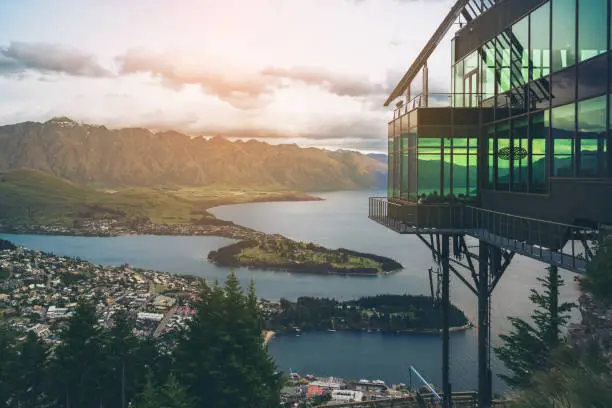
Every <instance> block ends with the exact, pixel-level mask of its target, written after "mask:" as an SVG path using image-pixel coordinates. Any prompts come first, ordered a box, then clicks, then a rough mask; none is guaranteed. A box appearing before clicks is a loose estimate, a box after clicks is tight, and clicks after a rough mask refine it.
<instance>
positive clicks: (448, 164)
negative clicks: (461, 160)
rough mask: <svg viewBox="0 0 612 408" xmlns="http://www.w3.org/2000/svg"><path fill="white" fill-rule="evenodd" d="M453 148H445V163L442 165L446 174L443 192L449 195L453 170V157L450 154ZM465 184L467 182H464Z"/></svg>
mask: <svg viewBox="0 0 612 408" xmlns="http://www.w3.org/2000/svg"><path fill="white" fill-rule="evenodd" d="M450 152H451V150H450V149H449V148H447V149H446V150H444V153H445V154H444V163H442V164H443V166H442V172H443V175H444V182H443V184H442V191H441V194H444V195H449V194H450V193H451V171H452V158H451V154H450ZM463 184H465V183H463Z"/></svg>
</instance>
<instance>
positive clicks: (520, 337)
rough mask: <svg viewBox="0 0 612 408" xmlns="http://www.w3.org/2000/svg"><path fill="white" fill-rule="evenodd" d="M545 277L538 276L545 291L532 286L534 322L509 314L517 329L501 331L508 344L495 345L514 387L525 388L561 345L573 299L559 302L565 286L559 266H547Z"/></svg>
mask: <svg viewBox="0 0 612 408" xmlns="http://www.w3.org/2000/svg"><path fill="white" fill-rule="evenodd" d="M546 269H547V271H548V274H547V275H546V277H545V278H538V281H539V282H540V283H541V284H542V286H543V287H544V291H543V292H538V291H536V290H535V289H532V290H531V295H530V296H529V299H530V300H531V302H532V303H534V304H535V305H536V309H535V310H534V312H533V314H532V315H531V317H532V319H533V325H531V324H529V323H527V322H526V321H524V320H522V319H519V318H516V317H509V318H508V319H509V320H510V322H511V324H512V328H513V330H512V331H511V332H510V333H509V334H503V335H500V338H501V339H502V340H503V342H504V345H503V346H500V347H496V348H495V353H496V354H497V356H498V357H499V359H500V360H502V361H503V362H504V364H505V365H506V368H508V370H509V371H510V374H508V375H506V374H502V375H500V377H501V378H502V379H503V380H504V381H505V382H506V383H507V384H508V385H510V386H511V387H514V388H525V387H527V386H528V385H529V384H530V383H531V379H532V376H533V375H534V373H535V372H536V371H539V370H543V369H545V368H547V367H548V366H550V355H551V353H552V351H553V350H554V349H555V348H556V347H557V346H558V345H559V341H560V340H561V334H560V333H561V328H562V327H563V326H564V325H565V324H566V323H567V321H568V319H569V315H568V312H569V311H570V310H571V309H572V308H573V307H574V305H573V304H572V303H563V304H561V305H559V288H560V287H561V286H563V280H562V279H561V278H560V276H559V273H558V270H557V267H556V266H550V267H548V268H546Z"/></svg>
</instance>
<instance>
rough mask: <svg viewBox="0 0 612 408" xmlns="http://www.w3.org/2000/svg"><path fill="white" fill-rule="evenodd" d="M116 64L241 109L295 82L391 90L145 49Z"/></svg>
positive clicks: (369, 91) (361, 93) (308, 72)
mask: <svg viewBox="0 0 612 408" xmlns="http://www.w3.org/2000/svg"><path fill="white" fill-rule="evenodd" d="M116 61H117V63H118V65H119V74H120V75H130V74H139V73H145V74H150V75H151V76H153V77H155V78H159V79H161V83H162V84H163V85H164V86H167V87H170V88H173V89H177V90H180V89H181V88H182V87H183V86H185V85H197V86H199V87H200V88H201V89H202V91H203V92H205V93H207V94H211V95H214V96H216V97H218V98H219V99H220V100H222V101H225V102H227V103H229V104H230V105H232V106H233V107H235V108H237V109H241V110H249V109H255V108H261V107H263V106H265V105H266V104H267V103H268V102H270V101H271V100H272V98H271V97H272V95H273V94H274V93H275V92H276V91H277V90H279V89H283V88H288V87H290V86H291V85H292V84H293V83H296V82H298V83H302V84H306V85H311V86H315V87H317V88H319V89H322V90H324V91H327V92H329V93H331V94H335V95H338V96H348V97H353V98H359V97H369V96H372V95H384V94H385V93H387V92H388V91H389V89H390V84H389V83H375V82H372V81H370V80H369V79H368V78H367V77H361V76H358V75H353V76H351V75H345V74H339V73H334V72H330V71H328V70H325V69H323V68H317V67H294V68H277V67H268V68H265V69H263V70H261V71H254V72H235V71H233V70H232V69H227V68H225V69H224V70H223V73H220V70H215V69H214V68H213V67H212V64H210V63H207V62H199V63H194V62H193V61H187V60H185V59H181V58H178V57H172V56H169V55H164V54H157V53H153V52H150V51H147V50H145V49H131V50H128V51H127V52H125V53H124V54H122V55H120V56H118V57H117V58H116Z"/></svg>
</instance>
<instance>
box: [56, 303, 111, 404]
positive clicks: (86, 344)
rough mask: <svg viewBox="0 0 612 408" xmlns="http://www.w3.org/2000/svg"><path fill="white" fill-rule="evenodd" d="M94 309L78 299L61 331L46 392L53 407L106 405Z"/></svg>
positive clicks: (103, 354) (101, 356) (100, 351)
mask: <svg viewBox="0 0 612 408" xmlns="http://www.w3.org/2000/svg"><path fill="white" fill-rule="evenodd" d="M97 320H98V319H97V316H96V308H95V306H94V305H93V304H92V303H89V302H86V301H81V302H79V304H78V306H77V307H76V309H75V311H74V315H73V316H72V317H71V318H70V320H69V322H68V327H67V329H65V330H63V331H62V333H61V338H62V343H61V344H60V345H59V346H58V347H57V349H56V352H55V358H54V359H53V360H52V361H51V366H50V373H49V375H48V378H49V380H50V384H49V387H48V394H49V396H51V397H52V398H53V399H54V401H55V406H57V407H65V408H77V407H78V408H90V407H91V408H94V407H95V408H99V407H100V406H105V404H104V401H103V398H102V392H101V389H102V387H103V381H104V379H105V377H106V376H105V373H104V367H103V362H104V361H105V357H106V355H105V350H104V348H103V347H102V345H103V342H102V339H101V336H102V330H101V329H100V328H99V327H98V321H97Z"/></svg>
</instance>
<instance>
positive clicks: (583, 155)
mask: <svg viewBox="0 0 612 408" xmlns="http://www.w3.org/2000/svg"><path fill="white" fill-rule="evenodd" d="M607 99H608V97H607V95H603V96H600V97H598V98H593V99H588V100H586V101H581V102H579V103H578V122H577V123H578V140H577V144H578V152H579V154H578V160H577V161H578V175H579V176H582V177H597V176H601V175H603V174H604V170H605V167H606V166H605V162H606V109H607V107H606V101H607Z"/></svg>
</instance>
